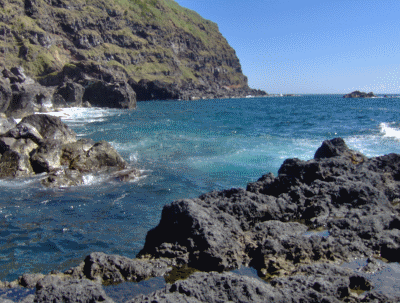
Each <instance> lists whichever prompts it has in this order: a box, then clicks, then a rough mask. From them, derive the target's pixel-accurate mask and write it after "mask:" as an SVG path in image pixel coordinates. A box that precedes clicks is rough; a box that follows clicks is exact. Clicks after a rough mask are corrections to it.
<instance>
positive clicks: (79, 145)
mask: <svg viewBox="0 0 400 303" xmlns="http://www.w3.org/2000/svg"><path fill="white" fill-rule="evenodd" d="M94 144H95V142H94V141H93V140H92V139H79V140H78V141H76V142H72V143H67V144H63V146H62V152H63V153H62V156H61V163H62V164H63V165H68V166H69V164H70V163H71V161H72V160H73V159H75V158H77V157H78V156H80V157H84V156H85V155H86V153H87V152H88V151H89V149H91V148H92V147H93V145H94Z"/></svg>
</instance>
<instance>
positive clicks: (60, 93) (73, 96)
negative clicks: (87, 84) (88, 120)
mask: <svg viewBox="0 0 400 303" xmlns="http://www.w3.org/2000/svg"><path fill="white" fill-rule="evenodd" d="M84 92H85V88H84V87H83V86H82V85H80V84H78V83H75V82H72V81H67V82H66V83H63V84H62V85H60V86H59V87H58V88H57V89H56V90H55V92H54V95H53V103H54V104H55V105H56V106H59V107H67V106H81V105H82V98H83V94H84Z"/></svg>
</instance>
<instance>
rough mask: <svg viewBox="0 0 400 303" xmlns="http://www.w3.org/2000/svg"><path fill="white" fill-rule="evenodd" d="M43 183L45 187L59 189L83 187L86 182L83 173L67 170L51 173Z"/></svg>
mask: <svg viewBox="0 0 400 303" xmlns="http://www.w3.org/2000/svg"><path fill="white" fill-rule="evenodd" d="M41 183H42V185H43V186H45V187H50V188H52V187H57V188H58V187H70V186H77V185H82V184H83V183H84V180H83V174H82V173H81V172H79V171H77V170H72V169H68V168H67V169H59V170H55V171H51V172H50V173H49V174H48V176H47V177H45V178H44V179H43V180H42V181H41Z"/></svg>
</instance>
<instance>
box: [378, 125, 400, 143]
mask: <svg viewBox="0 0 400 303" xmlns="http://www.w3.org/2000/svg"><path fill="white" fill-rule="evenodd" d="M394 125H395V123H381V124H380V125H379V127H380V129H381V132H382V133H383V136H384V137H390V138H396V139H398V140H400V129H399V128H396V127H395V126H394Z"/></svg>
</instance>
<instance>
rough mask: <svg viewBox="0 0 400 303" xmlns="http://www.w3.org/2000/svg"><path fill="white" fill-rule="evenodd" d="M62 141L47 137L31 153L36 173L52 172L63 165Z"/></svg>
mask: <svg viewBox="0 0 400 303" xmlns="http://www.w3.org/2000/svg"><path fill="white" fill-rule="evenodd" d="M61 154H62V150H61V143H60V141H58V140H51V139H45V140H43V141H42V142H41V144H40V146H39V147H38V148H37V149H35V150H34V151H33V152H32V154H31V155H30V160H31V165H32V168H33V170H34V172H35V173H36V174H40V173H43V172H46V173H48V172H51V171H53V170H56V169H58V168H60V167H61Z"/></svg>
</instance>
